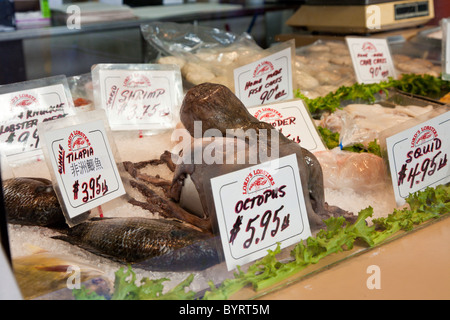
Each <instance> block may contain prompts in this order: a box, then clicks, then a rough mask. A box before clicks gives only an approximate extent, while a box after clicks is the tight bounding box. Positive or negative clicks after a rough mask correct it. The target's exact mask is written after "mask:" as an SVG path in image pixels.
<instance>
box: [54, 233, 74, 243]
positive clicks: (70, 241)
mask: <svg viewBox="0 0 450 320" xmlns="http://www.w3.org/2000/svg"><path fill="white" fill-rule="evenodd" d="M52 239H55V240H62V241H65V242H68V243H70V244H75V245H77V244H78V243H77V242H76V241H74V239H73V238H71V237H69V236H65V235H60V236H53V237H52Z"/></svg>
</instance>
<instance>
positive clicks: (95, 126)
mask: <svg viewBox="0 0 450 320" xmlns="http://www.w3.org/2000/svg"><path fill="white" fill-rule="evenodd" d="M44 136H45V139H46V145H47V148H48V149H49V158H50V161H51V164H52V167H53V170H54V173H55V175H56V181H57V182H58V185H59V188H60V191H61V196H62V198H63V200H64V205H65V208H66V210H67V213H68V215H69V217H70V218H73V217H75V216H77V215H79V214H81V213H84V212H86V211H88V210H91V209H93V208H95V207H97V206H99V205H101V204H103V203H105V202H108V201H110V200H112V199H114V198H116V197H118V196H121V195H123V194H124V193H125V189H124V187H123V184H122V180H121V179H120V175H119V172H118V170H117V166H116V163H115V161H114V158H113V156H112V152H111V148H110V145H109V142H108V138H107V136H106V132H105V128H104V125H103V122H102V121H101V120H97V121H92V122H87V123H84V124H80V125H74V126H69V127H65V128H61V129H55V130H51V131H47V132H45V134H44Z"/></svg>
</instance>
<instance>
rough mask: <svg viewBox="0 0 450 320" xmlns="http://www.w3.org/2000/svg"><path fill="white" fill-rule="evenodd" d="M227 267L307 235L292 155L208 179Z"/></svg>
mask: <svg viewBox="0 0 450 320" xmlns="http://www.w3.org/2000/svg"><path fill="white" fill-rule="evenodd" d="M211 187H212V194H213V199H214V205H215V208H216V216H217V221H218V225H219V230H220V238H221V241H222V248H223V251H224V256H225V262H226V265H227V268H228V270H232V269H233V268H235V267H236V266H238V265H243V264H245V263H249V262H252V261H254V260H256V259H258V258H261V257H263V256H265V255H266V254H267V250H269V249H275V247H276V245H277V243H280V245H281V248H284V247H286V246H289V245H291V244H294V243H297V242H299V241H301V240H302V239H306V238H307V237H309V236H310V235H311V230H310V227H309V222H308V217H307V213H306V206H305V201H304V199H303V192H302V186H301V182H300V174H299V171H298V165H297V157H296V155H289V156H286V157H283V158H280V159H276V160H272V161H268V162H265V163H262V164H258V165H255V166H252V167H249V168H245V169H241V170H238V171H235V172H231V173H228V174H225V175H222V176H219V177H215V178H213V179H211Z"/></svg>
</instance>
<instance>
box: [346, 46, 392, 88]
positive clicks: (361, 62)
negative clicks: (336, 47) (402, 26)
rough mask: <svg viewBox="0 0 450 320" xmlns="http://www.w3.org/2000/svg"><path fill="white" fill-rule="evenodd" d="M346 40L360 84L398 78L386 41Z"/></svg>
mask: <svg viewBox="0 0 450 320" xmlns="http://www.w3.org/2000/svg"><path fill="white" fill-rule="evenodd" d="M345 40H346V41H347V46H348V49H349V51H350V56H351V58H352V62H353V68H354V69H355V74H356V79H357V80H358V82H359V83H377V82H380V81H385V80H388V78H389V77H392V78H396V77H397V76H396V72H395V68H394V63H393V62H392V57H391V52H390V50H389V46H388V43H387V40H386V39H374V38H355V37H346V38H345Z"/></svg>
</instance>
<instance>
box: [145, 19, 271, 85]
mask: <svg viewBox="0 0 450 320" xmlns="http://www.w3.org/2000/svg"><path fill="white" fill-rule="evenodd" d="M141 31H142V34H143V36H144V39H145V40H146V41H147V42H148V44H149V52H148V56H149V57H148V59H149V60H150V62H157V63H160V64H177V65H178V66H179V67H180V69H181V73H182V76H183V78H184V80H185V81H183V83H184V85H185V86H186V87H187V88H189V87H192V86H193V85H197V84H200V83H203V82H213V83H219V84H223V85H225V86H227V87H228V88H230V89H231V90H233V91H234V82H233V69H234V68H236V67H238V66H242V65H245V64H247V63H250V62H252V61H254V60H257V59H258V58H259V57H262V56H263V55H262V53H263V51H264V50H263V49H262V48H261V47H259V46H258V45H257V44H256V42H255V41H254V40H253V38H252V37H251V36H250V35H249V34H247V33H243V34H241V35H235V34H233V33H230V32H226V31H224V30H220V29H217V28H210V27H203V26H198V25H192V24H177V23H172V22H154V23H150V24H144V25H141Z"/></svg>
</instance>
